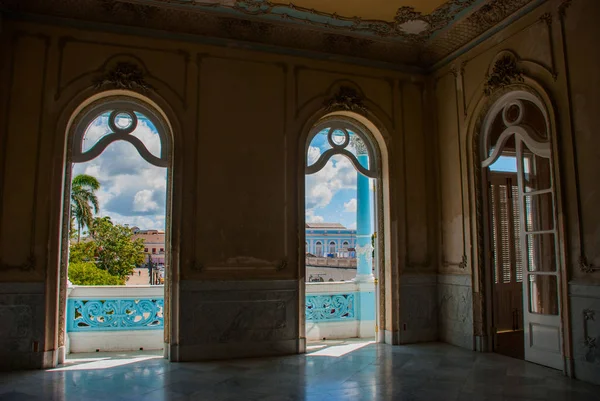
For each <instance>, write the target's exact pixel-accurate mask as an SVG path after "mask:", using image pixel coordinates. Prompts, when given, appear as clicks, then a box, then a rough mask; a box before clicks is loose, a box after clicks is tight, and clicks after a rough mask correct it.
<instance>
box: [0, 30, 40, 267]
mask: <svg viewBox="0 0 600 401" xmlns="http://www.w3.org/2000/svg"><path fill="white" fill-rule="evenodd" d="M23 38H33V39H38V40H40V41H41V42H42V43H43V62H42V64H41V73H40V76H41V82H40V88H39V89H40V94H39V99H38V102H39V104H38V107H39V116H38V121H37V132H36V142H35V149H34V150H33V151H32V149H22V151H23V152H26V151H29V152H30V154H31V155H33V156H34V157H35V162H34V163H33V164H34V168H33V180H32V182H33V188H32V199H31V209H30V217H29V222H28V226H29V251H28V256H27V257H26V260H24V261H23V262H22V263H19V264H14V263H7V262H6V261H3V260H2V258H1V257H0V271H2V270H4V271H6V270H21V271H33V270H35V269H36V268H37V260H38V255H37V254H36V230H37V211H38V202H39V199H38V190H39V176H40V152H41V144H42V135H43V127H44V109H45V108H44V104H45V96H44V93H45V91H46V80H47V75H48V70H49V68H48V58H49V51H50V44H51V38H50V36H48V35H44V34H39V33H37V34H32V33H28V32H24V31H17V32H15V34H14V36H13V38H12V49H13V54H12V57H11V66H10V71H11V90H10V91H9V95H8V96H9V101H8V103H7V110H6V125H5V127H6V128H5V129H6V131H5V136H4V143H3V144H2V149H3V157H2V159H3V166H2V184H1V185H0V187H2V188H1V189H0V191H1V192H0V199H2V203H1V204H0V244H2V243H3V240H2V234H3V232H4V225H5V220H4V217H5V216H4V213H5V212H4V207H5V201H6V199H5V197H6V193H9V192H7V191H5V188H4V187H5V186H6V185H8V184H7V181H8V180H7V177H6V176H5V174H6V163H7V159H8V157H7V151H8V146H9V143H10V140H9V137H10V136H11V133H10V132H9V129H10V125H11V121H12V122H13V123H14V118H15V117H14V116H13V115H12V114H11V111H10V110H11V105H12V99H13V97H12V88H14V86H13V82H14V81H15V80H16V77H15V74H14V71H15V68H16V67H15V64H14V63H15V62H16V56H15V52H16V51H17V46H18V43H19V41H20V40H22V39H23ZM30 94H31V93H30ZM13 135H14V134H13ZM10 192H12V191H10ZM28 201H29V200H27V199H23V202H28Z"/></svg>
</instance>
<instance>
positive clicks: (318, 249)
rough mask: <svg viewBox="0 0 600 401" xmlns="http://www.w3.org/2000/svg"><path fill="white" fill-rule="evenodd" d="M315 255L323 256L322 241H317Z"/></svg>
mask: <svg viewBox="0 0 600 401" xmlns="http://www.w3.org/2000/svg"><path fill="white" fill-rule="evenodd" d="M315 255H316V256H319V257H321V256H323V244H322V243H321V241H317V243H316V244H315Z"/></svg>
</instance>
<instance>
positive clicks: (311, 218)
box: [306, 209, 325, 223]
mask: <svg viewBox="0 0 600 401" xmlns="http://www.w3.org/2000/svg"><path fill="white" fill-rule="evenodd" d="M324 221H325V219H324V218H323V216H317V215H315V211H314V210H313V209H311V210H307V211H306V222H307V223H323V222H324Z"/></svg>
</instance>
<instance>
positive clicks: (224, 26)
mask: <svg viewBox="0 0 600 401" xmlns="http://www.w3.org/2000/svg"><path fill="white" fill-rule="evenodd" d="M482 1H484V2H483V3H482ZM540 1H544V0H487V1H485V0H450V1H448V2H447V3H444V5H442V6H440V7H438V8H437V9H436V10H434V11H433V12H432V13H430V14H427V15H423V14H420V13H418V12H416V11H414V10H413V9H411V8H408V7H403V8H401V9H399V10H398V13H397V15H396V18H395V21H394V22H385V21H380V22H385V23H386V24H392V25H393V24H396V25H395V26H396V28H394V30H395V32H396V31H397V28H398V26H400V25H402V24H403V23H406V22H407V21H408V22H410V21H425V22H427V23H428V24H429V25H428V26H429V28H428V29H427V30H426V31H423V32H422V33H421V34H419V35H408V34H405V33H399V34H398V36H393V35H391V34H390V35H387V34H381V35H377V34H373V33H370V34H364V32H362V33H361V31H360V29H346V28H344V29H338V28H336V27H333V26H332V24H325V23H324V24H322V25H318V24H314V23H312V22H306V23H293V22H289V21H288V20H289V18H287V17H285V18H283V19H282V18H281V17H277V18H276V19H275V21H271V20H270V19H268V18H265V17H264V16H263V13H267V11H269V10H271V12H272V11H273V10H279V11H278V12H281V10H288V9H289V10H298V12H300V11H302V12H312V10H309V11H306V10H305V9H301V8H299V7H296V6H294V5H293V4H288V5H285V6H284V5H283V4H278V3H272V2H265V1H260V0H251V1H248V0H246V1H245V2H243V3H242V2H241V1H237V0H232V1H231V2H230V3H231V6H230V7H229V8H227V10H229V11H228V12H229V14H228V15H229V16H226V15H225V14H224V13H223V12H215V10H217V9H218V8H223V6H222V5H220V4H217V5H208V4H210V3H209V2H206V0H205V3H202V2H200V1H198V0H197V1H196V2H195V4H196V5H191V4H192V0H53V1H47V0H28V1H21V0H2V2H3V4H2V3H0V5H2V6H3V9H5V10H7V11H9V12H12V13H16V14H17V15H31V14H38V15H45V16H51V17H58V18H67V19H72V20H80V21H90V22H97V23H105V24H106V23H108V24H111V25H117V26H119V25H120V26H129V27H135V28H142V29H152V30H158V31H163V32H165V35H166V33H167V32H168V33H179V34H187V35H199V36H204V37H212V38H219V39H222V40H230V41H231V40H233V41H235V40H240V41H243V42H246V43H251V44H252V45H254V44H256V45H258V46H259V47H260V46H261V45H262V46H275V47H282V48H288V49H292V52H293V51H294V50H297V51H299V52H302V51H308V52H319V53H325V54H333V55H339V56H342V57H344V56H345V57H354V58H356V57H357V56H358V57H360V58H361V59H367V60H372V61H376V62H383V63H390V64H397V65H407V66H414V67H419V68H424V69H428V68H430V67H432V66H433V65H435V64H436V63H438V62H439V61H440V60H442V59H444V58H445V57H448V56H449V55H450V54H452V53H453V52H456V51H457V50H458V49H460V48H461V47H463V46H465V45H466V44H467V43H469V42H471V41H473V40H474V39H476V38H477V37H480V36H481V35H482V34H484V33H485V32H486V31H487V30H489V29H490V28H492V27H493V26H495V25H497V24H498V23H500V22H501V21H503V20H504V19H505V18H507V17H509V16H510V15H513V14H514V13H515V12H517V11H518V10H520V9H522V8H523V7H525V6H526V5H527V4H530V3H534V2H538V3H539V2H540ZM180 3H182V4H183V3H188V4H189V5H188V6H186V5H182V4H180ZM198 4H200V5H198ZM242 4H243V5H242ZM203 7H204V8H203ZM236 7H237V8H236ZM239 8H243V9H244V12H243V13H242V14H239V15H237V16H235V15H234V14H235V13H240V11H239ZM280 8H281V10H280ZM448 9H450V10H451V12H450V13H449V14H448V15H447V16H446V17H441V16H440V15H438V13H441V12H442V11H443V10H446V11H447V10H448ZM244 13H247V14H244ZM321 14H324V13H320V12H317V11H314V13H313V14H311V15H317V16H321ZM267 15H270V14H267ZM286 15H288V14H286ZM298 15H301V14H298ZM271 16H272V15H271ZM288 16H289V15H288ZM242 17H243V18H242ZM321 17H322V16H321ZM330 18H334V19H335V20H336V21H345V19H347V18H346V17H340V16H337V15H335V14H331V16H330ZM309 21H310V20H309ZM353 21H354V20H353ZM365 21H367V22H366V23H368V24H369V23H370V22H369V21H373V20H360V22H361V23H365ZM353 23H354V22H352V24H353ZM350 25H351V24H350ZM392 25H391V26H392ZM371 28H372V29H374V30H379V29H380V28H377V27H376V26H372V27H371ZM390 32H391V31H390ZM252 45H251V46H252Z"/></svg>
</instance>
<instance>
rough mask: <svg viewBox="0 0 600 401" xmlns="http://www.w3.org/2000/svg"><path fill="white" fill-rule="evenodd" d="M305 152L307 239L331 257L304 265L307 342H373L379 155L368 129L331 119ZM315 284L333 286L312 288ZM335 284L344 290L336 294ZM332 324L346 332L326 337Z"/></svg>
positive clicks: (348, 120) (319, 127) (317, 127)
mask: <svg viewBox="0 0 600 401" xmlns="http://www.w3.org/2000/svg"><path fill="white" fill-rule="evenodd" d="M305 149H306V153H305V165H304V171H305V174H306V178H305V191H304V192H305V196H306V198H305V215H306V223H305V227H306V228H305V235H306V237H309V238H319V241H318V242H316V255H317V256H323V253H322V252H323V250H325V251H326V255H325V256H327V258H325V259H316V260H312V259H310V258H307V259H306V264H305V265H306V275H305V277H306V279H307V283H306V294H307V296H306V332H305V334H306V337H307V338H308V339H309V340H316V339H323V338H324V337H325V338H327V337H329V336H336V338H344V336H347V337H348V338H350V337H356V335H357V334H356V333H357V332H358V333H359V337H373V336H375V332H374V329H373V328H374V327H375V324H376V315H377V311H376V298H377V296H376V289H375V285H374V282H375V276H376V274H377V266H378V265H377V263H376V261H375V259H376V258H375V254H376V252H374V251H373V250H374V248H373V245H372V238H373V236H374V232H375V231H376V229H377V223H376V218H375V217H376V213H375V205H376V202H375V192H376V190H375V188H376V185H375V183H376V180H377V179H379V178H380V159H379V149H378V148H377V146H376V142H375V140H374V138H372V136H371V133H370V132H369V131H368V130H367V129H366V128H365V126H364V125H362V124H361V123H359V122H358V121H357V120H355V119H353V118H349V117H346V116H333V115H332V116H328V117H325V118H322V119H321V120H319V121H318V122H317V124H316V125H315V126H314V127H312V129H311V130H310V132H309V134H308V138H307V142H306V148H305ZM349 239H353V241H352V245H354V241H356V246H355V247H351V242H350V240H349ZM322 246H323V247H326V249H323V248H322ZM316 277H318V279H317V278H316ZM317 281H318V282H322V281H325V282H327V283H329V284H328V285H327V286H326V287H323V286H319V284H313V282H317ZM341 282H344V283H341ZM349 283H350V284H351V285H349ZM359 283H360V285H359ZM352 285H354V287H353V286H352ZM337 286H341V287H339V289H337V290H336V288H337ZM358 310H360V311H363V312H361V313H360V314H359V313H358ZM331 320H334V321H337V322H339V325H340V326H339V327H340V328H341V327H345V328H346V329H347V332H346V333H344V331H343V330H341V329H340V330H341V331H339V330H338V329H336V330H338V331H337V332H335V333H333V332H331V333H329V331H328V330H331V329H329V328H328V327H331V326H327V325H324V326H323V325H321V323H327V322H328V321H331ZM340 336H341V337H340Z"/></svg>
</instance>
